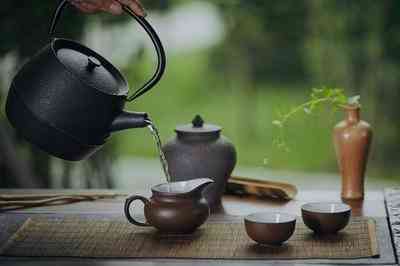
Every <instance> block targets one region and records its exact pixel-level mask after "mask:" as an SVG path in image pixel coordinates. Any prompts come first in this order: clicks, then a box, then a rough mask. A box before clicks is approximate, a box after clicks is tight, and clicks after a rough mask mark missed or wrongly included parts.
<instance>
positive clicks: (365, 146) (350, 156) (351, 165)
mask: <svg viewBox="0 0 400 266" xmlns="http://www.w3.org/2000/svg"><path fill="white" fill-rule="evenodd" d="M345 111H346V113H347V117H346V119H345V120H343V121H341V122H339V123H338V124H337V125H336V126H335V128H334V130H333V142H334V146H335V151H336V157H337V161H338V165H339V169H340V173H341V176H342V198H343V199H346V200H359V199H363V198H364V175H365V170H366V166H367V161H368V154H369V147H370V144H371V139H372V130H371V126H370V125H369V124H368V123H367V122H365V121H362V120H360V107H359V106H347V107H345Z"/></svg>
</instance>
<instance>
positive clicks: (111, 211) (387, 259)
mask: <svg viewBox="0 0 400 266" xmlns="http://www.w3.org/2000/svg"><path fill="white" fill-rule="evenodd" d="M92 191H93V190H92ZM46 192H51V193H53V192H62V193H76V192H79V191H76V190H62V191H55V190H51V191H50V190H0V193H46ZM82 192H84V191H82ZM107 192H121V191H107ZM140 194H141V195H146V193H140ZM312 201H340V197H339V193H338V192H337V191H329V190H326V191H324V190H316V191H302V192H300V193H299V194H298V195H297V197H296V199H295V200H292V201H289V202H282V201H273V200H260V199H257V198H254V197H242V198H240V197H235V196H225V197H224V199H223V206H222V208H221V210H220V211H218V212H216V213H215V214H213V215H212V216H211V217H210V219H221V218H222V219H223V218H225V217H229V216H232V215H234V216H244V215H246V214H249V213H251V212H256V211H283V212H288V213H293V214H297V215H300V206H301V205H302V204H304V203H306V202H312ZM123 202H124V199H123V198H117V199H110V200H99V201H95V202H80V203H73V204H69V205H62V206H51V207H40V208H31V209H24V210H18V211H12V212H7V213H0V219H3V220H2V221H3V222H1V221H0V224H2V223H3V224H4V226H3V228H0V241H1V243H3V242H4V241H6V240H7V239H8V237H10V235H12V234H13V233H14V232H15V231H16V230H17V228H18V226H19V225H21V224H22V223H23V222H24V221H25V219H27V218H28V217H32V216H35V215H61V216H62V215H66V214H85V215H101V216H113V217H114V216H115V217H122V216H123ZM349 204H350V205H351V206H352V209H353V216H369V217H374V218H375V219H376V220H379V221H380V222H379V223H378V224H379V226H378V228H377V229H378V230H377V231H378V238H379V248H380V252H381V257H380V258H378V259H353V260H280V261H271V260H263V261H261V260H255V261H249V260H247V261H244V260H188V259H179V260H177V259H118V260H116V259H85V258H22V257H21V258H19V257H18V258H15V257H13V258H12V257H0V264H1V265H43V266H46V265H71V264H74V265H92V264H96V265H97V264H98V265H110V266H112V265H130V266H136V265H137V266H139V265H140V266H147V265H148V266H150V265H151V266H158V265H160V266H161V265H162V266H170V265H171V266H172V265H233V266H235V265H237V266H238V265H251V266H253V265H277V264H279V265H307V264H313V265H354V264H356V265H397V264H396V263H397V258H396V255H395V250H394V247H393V244H392V237H391V233H390V226H389V225H388V219H387V212H386V207H385V202H384V195H383V192H380V191H368V192H367V193H366V198H365V200H364V201H362V202H353V203H351V202H349Z"/></svg>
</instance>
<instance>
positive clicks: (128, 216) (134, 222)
mask: <svg viewBox="0 0 400 266" xmlns="http://www.w3.org/2000/svg"><path fill="white" fill-rule="evenodd" d="M135 200H140V201H141V202H143V204H144V205H147V204H150V201H149V200H148V199H146V198H145V197H142V196H139V195H134V196H130V197H129V198H127V199H126V200H125V206H124V212H125V216H126V219H128V221H129V222H130V223H131V224H134V225H138V226H150V224H149V223H148V222H147V221H146V222H144V223H142V222H139V221H136V220H135V219H133V217H132V216H131V214H130V212H129V207H130V206H131V203H132V202H134V201H135Z"/></svg>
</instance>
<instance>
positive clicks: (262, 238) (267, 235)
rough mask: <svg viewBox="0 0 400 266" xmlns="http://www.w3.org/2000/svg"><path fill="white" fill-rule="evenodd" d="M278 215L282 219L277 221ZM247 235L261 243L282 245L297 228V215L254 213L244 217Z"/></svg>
mask: <svg viewBox="0 0 400 266" xmlns="http://www.w3.org/2000/svg"><path fill="white" fill-rule="evenodd" d="M276 215H281V217H282V219H281V220H279V221H277V220H276ZM244 225H245V228H246V232H247V235H248V236H249V237H250V238H251V239H253V240H254V241H256V242H257V243H259V244H264V245H281V244H282V243H283V242H285V241H286V240H288V239H289V238H290V237H291V236H292V235H293V233H294V230H295V228H296V216H294V215H290V214H284V213H254V214H251V215H248V216H246V217H245V218H244Z"/></svg>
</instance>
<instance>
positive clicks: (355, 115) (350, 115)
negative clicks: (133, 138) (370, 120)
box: [346, 107, 360, 124]
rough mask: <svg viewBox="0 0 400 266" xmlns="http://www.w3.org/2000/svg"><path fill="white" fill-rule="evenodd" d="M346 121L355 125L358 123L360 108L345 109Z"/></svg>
mask: <svg viewBox="0 0 400 266" xmlns="http://www.w3.org/2000/svg"><path fill="white" fill-rule="evenodd" d="M346 115H347V116H346V120H347V121H348V122H349V123H350V124H356V123H358V122H359V121H360V108H359V107H349V108H346Z"/></svg>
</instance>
